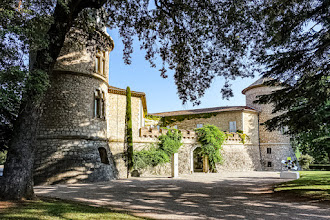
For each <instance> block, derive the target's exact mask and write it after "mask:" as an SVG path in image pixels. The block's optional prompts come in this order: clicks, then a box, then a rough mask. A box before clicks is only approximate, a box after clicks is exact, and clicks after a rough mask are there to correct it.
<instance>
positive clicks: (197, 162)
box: [193, 147, 203, 172]
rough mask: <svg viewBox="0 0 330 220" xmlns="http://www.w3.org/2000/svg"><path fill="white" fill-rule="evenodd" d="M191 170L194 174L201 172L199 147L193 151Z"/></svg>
mask: <svg viewBox="0 0 330 220" xmlns="http://www.w3.org/2000/svg"><path fill="white" fill-rule="evenodd" d="M193 170H194V172H203V156H202V148H201V147H196V148H195V150H194V151H193Z"/></svg>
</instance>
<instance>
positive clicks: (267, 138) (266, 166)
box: [245, 86, 295, 170]
mask: <svg viewBox="0 0 330 220" xmlns="http://www.w3.org/2000/svg"><path fill="white" fill-rule="evenodd" d="M279 88H280V87H275V88H274V87H266V86H258V87H255V88H251V89H249V90H247V91H246V93H245V95H246V105H247V106H249V107H252V108H255V109H257V110H259V111H260V113H259V123H260V125H259V135H260V149H261V161H262V168H263V170H281V168H282V164H281V160H286V158H287V157H291V158H292V159H294V158H295V155H294V152H293V149H292V147H291V145H290V137H289V136H287V135H283V134H282V132H281V131H279V130H275V131H272V132H270V131H267V130H266V128H265V126H263V125H261V123H263V122H265V121H267V120H269V119H271V118H272V117H275V116H276V115H274V114H272V110H273V105H272V104H266V105H261V104H256V103H253V101H254V100H256V99H257V96H258V95H262V94H269V93H271V92H272V91H274V90H276V89H279ZM277 115H278V114H277ZM267 148H269V149H270V150H268V152H269V151H270V152H271V153H267Z"/></svg>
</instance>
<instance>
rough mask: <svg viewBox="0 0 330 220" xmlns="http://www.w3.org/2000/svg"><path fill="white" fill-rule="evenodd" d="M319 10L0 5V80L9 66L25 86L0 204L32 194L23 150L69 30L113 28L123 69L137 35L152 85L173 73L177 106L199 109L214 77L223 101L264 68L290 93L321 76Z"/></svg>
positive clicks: (325, 25)
mask: <svg viewBox="0 0 330 220" xmlns="http://www.w3.org/2000/svg"><path fill="white" fill-rule="evenodd" d="M329 4H330V3H329V0H325V1H321V0H313V1H312V0H294V1H283V0H273V1H269V0H262V1H255V2H252V3H251V2H246V1H245V0H236V1H235V2H233V1H229V0H222V1H220V0H219V1H210V0H207V1H195V0H179V1H177V0H175V1H164V0H155V1H154V2H151V1H149V0H128V1H111V0H98V1H90V0H75V1H72V0H57V1H47V0H38V1H37V0H21V1H18V0H16V1H15V0H4V1H3V2H2V5H1V10H0V25H1V34H0V37H1V39H0V42H1V43H0V45H1V47H2V48H4V50H3V51H8V53H7V52H6V56H5V58H3V57H1V64H0V65H2V66H0V71H8V70H9V68H10V67H14V66H16V67H19V69H20V70H22V71H24V72H25V75H24V76H25V77H24V80H23V83H22V84H19V83H17V84H18V85H22V87H23V88H22V90H21V95H19V96H18V97H20V98H19V103H18V106H19V111H17V116H15V117H14V118H15V119H13V124H14V126H13V129H12V131H13V132H12V133H11V135H10V137H12V138H11V140H10V142H9V143H8V144H7V145H8V147H9V148H8V157H7V161H6V165H5V170H4V178H3V180H2V183H1V189H0V195H1V196H3V197H6V198H11V199H18V198H22V197H26V198H32V197H33V195H34V194H33V189H32V185H33V183H32V164H33V150H34V147H33V146H34V141H35V138H36V137H35V135H36V131H37V127H38V121H39V118H40V115H41V114H42V100H43V94H44V93H45V91H46V90H47V88H48V87H49V85H48V84H49V83H48V78H49V76H51V75H52V74H53V72H52V69H53V67H54V64H55V62H56V59H57V56H58V54H59V52H60V50H61V48H62V46H63V42H64V39H65V36H66V35H67V34H68V33H69V31H70V29H72V28H77V29H80V30H83V31H84V32H85V33H87V34H88V37H87V39H86V44H87V43H88V41H89V40H90V39H93V37H95V34H96V31H95V30H98V29H100V28H101V27H102V26H104V25H106V26H108V27H110V28H116V27H117V28H118V29H119V33H120V35H121V37H122V38H123V42H124V45H125V49H124V51H123V54H124V61H125V62H126V63H127V64H129V63H130V62H131V61H130V54H131V53H132V51H133V49H132V41H133V36H137V37H138V39H139V40H140V42H141V48H142V49H144V50H145V51H146V56H145V58H146V59H147V60H148V61H149V62H150V64H151V66H152V67H157V66H156V62H155V60H156V59H157V58H160V59H161V61H162V66H161V67H160V73H161V76H163V77H167V75H166V69H173V70H174V71H175V74H174V78H175V83H176V85H177V88H178V95H179V97H180V98H181V99H182V101H183V102H187V101H192V102H193V103H194V104H199V98H200V97H202V96H203V95H204V92H205V90H206V89H207V88H209V86H210V84H211V82H212V80H213V79H214V78H215V77H223V78H224V79H225V83H224V87H223V89H222V90H221V92H222V94H223V97H224V98H229V97H231V96H233V93H232V91H231V89H230V83H229V80H234V79H235V78H237V77H250V76H253V74H254V71H256V70H259V71H262V70H263V69H264V68H262V67H264V66H266V70H267V71H266V73H265V75H266V76H273V78H275V79H281V80H282V81H283V82H285V83H286V84H290V85H294V84H295V82H296V80H297V78H298V79H299V78H301V76H303V75H306V73H307V72H308V73H313V74H316V75H320V74H321V75H322V74H323V75H326V73H328V72H329V71H328V70H329V62H328V61H329V56H328V51H329V34H328V33H329V22H328V20H327V19H328V17H329V16H328V14H329V10H328V8H329ZM308 22H314V23H315V24H316V25H317V27H318V28H317V30H316V29H315V27H312V28H309V31H304V30H305V29H302V27H304V25H305V24H307V23H308ZM12 36H14V37H13V38H12ZM11 38H12V39H11ZM72 38H73V39H74V36H72ZM15 47H17V50H16V49H15V50H14V49H13V48H15ZM29 50H30V51H33V54H34V57H35V59H31V62H30V67H31V68H30V69H28V68H27V67H26V66H25V65H24V57H26V56H27V53H28V51H29ZM11 53H13V54H14V55H15V56H13V55H10V54H11ZM7 57H8V59H7ZM8 60H9V61H8ZM7 61H8V62H7ZM12 61H13V62H12ZM3 63H4V64H5V65H3ZM1 85H3V83H2V82H1ZM14 109H16V108H13V110H14ZM0 114H2V112H0ZM14 115H15V114H14ZM10 123H12V122H10ZM27 128H28V129H27Z"/></svg>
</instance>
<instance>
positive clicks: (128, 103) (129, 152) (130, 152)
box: [125, 86, 134, 178]
mask: <svg viewBox="0 0 330 220" xmlns="http://www.w3.org/2000/svg"><path fill="white" fill-rule="evenodd" d="M131 102H132V100H131V89H130V88H129V86H127V88H126V120H125V122H126V143H125V144H126V146H127V152H126V154H127V158H126V159H127V178H128V176H129V173H130V172H131V171H132V169H133V167H134V161H133V151H134V150H133V131H132V106H131Z"/></svg>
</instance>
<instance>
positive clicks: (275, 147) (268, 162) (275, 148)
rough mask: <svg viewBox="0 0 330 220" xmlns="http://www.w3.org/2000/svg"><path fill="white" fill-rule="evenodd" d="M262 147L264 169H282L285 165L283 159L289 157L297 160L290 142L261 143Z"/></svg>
mask: <svg viewBox="0 0 330 220" xmlns="http://www.w3.org/2000/svg"><path fill="white" fill-rule="evenodd" d="M260 148H261V155H262V165H263V167H264V170H269V171H276V170H282V168H284V167H283V164H282V163H281V161H282V160H285V161H286V160H287V157H291V159H292V160H293V161H294V160H297V158H296V155H295V153H294V151H293V149H292V147H291V145H290V144H261V145H260ZM267 149H268V151H267ZM269 149H270V150H269Z"/></svg>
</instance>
